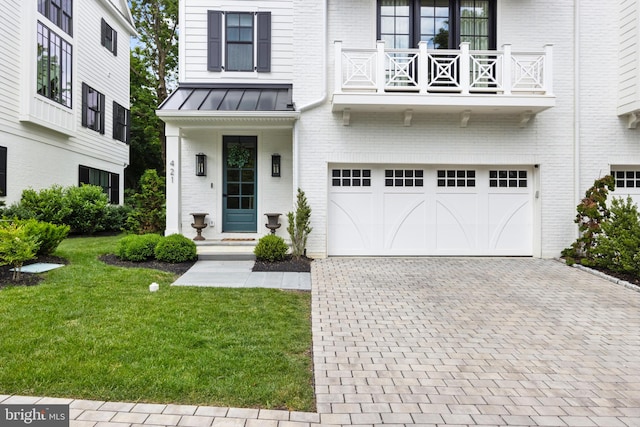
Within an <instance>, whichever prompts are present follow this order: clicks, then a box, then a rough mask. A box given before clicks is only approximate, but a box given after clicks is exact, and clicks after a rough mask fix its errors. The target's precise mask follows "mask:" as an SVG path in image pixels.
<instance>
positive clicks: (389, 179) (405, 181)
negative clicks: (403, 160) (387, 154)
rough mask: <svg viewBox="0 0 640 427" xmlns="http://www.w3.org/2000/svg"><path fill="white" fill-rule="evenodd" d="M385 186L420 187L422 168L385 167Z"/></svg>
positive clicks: (422, 177) (422, 178) (421, 183)
mask: <svg viewBox="0 0 640 427" xmlns="http://www.w3.org/2000/svg"><path fill="white" fill-rule="evenodd" d="M384 177H385V179H384V185H385V187H422V186H424V171H423V170H422V169H386V170H385V171H384Z"/></svg>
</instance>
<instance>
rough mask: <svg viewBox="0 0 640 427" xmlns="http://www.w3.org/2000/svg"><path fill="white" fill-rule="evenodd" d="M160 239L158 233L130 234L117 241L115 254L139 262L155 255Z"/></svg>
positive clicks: (123, 258)
mask: <svg viewBox="0 0 640 427" xmlns="http://www.w3.org/2000/svg"><path fill="white" fill-rule="evenodd" d="M160 240H162V236H160V235H159V234H141V235H138V234H130V235H128V236H125V237H123V238H122V239H120V240H119V241H118V245H117V246H116V255H117V256H118V258H120V259H122V260H125V261H133V262H141V261H147V260H149V259H152V258H154V257H155V249H156V246H157V245H158V243H160Z"/></svg>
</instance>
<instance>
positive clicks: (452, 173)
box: [438, 169, 476, 187]
mask: <svg viewBox="0 0 640 427" xmlns="http://www.w3.org/2000/svg"><path fill="white" fill-rule="evenodd" d="M475 186H476V171H474V170H451V169H450V170H443V169H440V170H438V187H475Z"/></svg>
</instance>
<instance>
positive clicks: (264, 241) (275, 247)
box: [253, 234, 289, 262]
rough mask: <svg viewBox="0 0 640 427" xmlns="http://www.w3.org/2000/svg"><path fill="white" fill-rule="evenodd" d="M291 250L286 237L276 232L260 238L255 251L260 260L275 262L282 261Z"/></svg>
mask: <svg viewBox="0 0 640 427" xmlns="http://www.w3.org/2000/svg"><path fill="white" fill-rule="evenodd" d="M288 250H289V246H288V245H287V244H286V243H285V241H284V239H283V238H282V237H280V236H276V235H275V234H268V235H266V236H264V237H262V238H260V240H258V244H257V245H256V247H255V249H254V250H253V253H254V254H255V255H256V258H257V259H259V260H264V261H269V262H275V261H282V260H283V259H284V257H285V256H286V254H287V251H288Z"/></svg>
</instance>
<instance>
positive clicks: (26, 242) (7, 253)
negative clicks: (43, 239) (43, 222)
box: [0, 223, 40, 279]
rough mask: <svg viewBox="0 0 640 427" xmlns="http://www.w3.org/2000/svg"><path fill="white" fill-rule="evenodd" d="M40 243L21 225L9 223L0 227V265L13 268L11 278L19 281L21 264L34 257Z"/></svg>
mask: <svg viewBox="0 0 640 427" xmlns="http://www.w3.org/2000/svg"><path fill="white" fill-rule="evenodd" d="M39 244H40V242H39V241H38V239H37V237H36V236H34V235H30V234H29V233H28V232H27V230H26V229H25V227H24V226H23V225H19V224H15V223H11V224H7V225H6V226H5V227H0V265H7V264H8V265H10V266H12V267H13V268H14V271H13V278H14V279H19V278H20V273H21V269H22V264H24V262H25V261H29V260H31V259H34V258H35V257H36V252H37V251H38V246H39Z"/></svg>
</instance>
